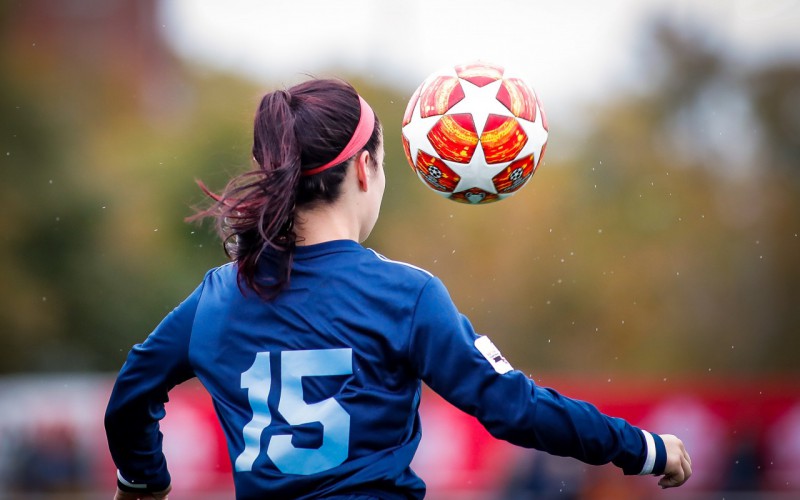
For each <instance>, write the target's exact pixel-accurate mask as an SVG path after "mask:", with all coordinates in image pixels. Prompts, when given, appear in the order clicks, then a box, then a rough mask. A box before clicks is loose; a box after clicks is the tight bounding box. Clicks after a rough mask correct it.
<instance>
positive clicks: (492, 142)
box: [481, 115, 528, 164]
mask: <svg viewBox="0 0 800 500" xmlns="http://www.w3.org/2000/svg"><path fill="white" fill-rule="evenodd" d="M526 142H528V136H527V135H525V131H524V130H523V129H522V127H521V126H520V125H519V122H518V121H517V119H516V118H514V117H513V116H500V115H489V118H488V119H487V120H486V126H485V127H484V129H483V134H482V135H481V145H482V146H483V154H484V155H485V156H486V163H488V164H492V163H503V162H505V161H511V160H513V159H514V158H516V157H517V155H518V154H519V152H520V151H521V150H522V148H523V147H524V146H525V143H526Z"/></svg>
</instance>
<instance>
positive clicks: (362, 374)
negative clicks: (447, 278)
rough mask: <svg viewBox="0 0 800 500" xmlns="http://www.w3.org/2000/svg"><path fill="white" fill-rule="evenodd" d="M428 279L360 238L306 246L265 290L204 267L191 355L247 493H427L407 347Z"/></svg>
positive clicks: (242, 493) (240, 491) (240, 487)
mask: <svg viewBox="0 0 800 500" xmlns="http://www.w3.org/2000/svg"><path fill="white" fill-rule="evenodd" d="M264 265H270V264H269V262H268V261H265V264H264ZM430 279H431V276H430V275H429V274H428V273H426V272H424V271H421V270H419V269H416V268H412V267H410V266H406V265H402V264H398V263H393V262H389V261H387V260H385V259H383V258H381V257H380V256H378V255H377V254H375V253H374V252H372V251H370V250H366V249H364V248H363V247H361V246H360V245H359V244H357V243H355V242H353V241H334V242H328V243H323V244H320V245H313V246H309V247H298V249H297V252H296V255H295V260H294V265H293V268H292V274H291V285H290V287H289V288H288V289H286V290H284V291H283V292H281V293H280V294H279V295H278V297H276V298H275V299H273V300H270V301H265V300H263V299H262V298H260V297H258V296H257V295H256V294H254V293H252V292H249V291H248V292H247V293H246V294H242V293H241V292H240V290H239V288H238V284H237V279H236V268H235V266H234V265H232V264H231V265H226V266H223V267H221V268H218V269H216V270H214V271H212V272H211V273H209V275H208V276H207V277H206V280H205V282H204V285H203V290H202V295H201V297H200V301H199V303H198V307H197V312H196V316H195V320H194V326H193V329H192V337H191V343H190V359H191V363H192V366H193V368H194V370H195V373H196V374H197V376H198V377H199V378H200V380H201V381H202V382H203V384H204V385H205V386H206V388H207V389H208V391H209V392H210V393H211V395H212V398H213V400H214V404H215V407H216V409H217V412H218V415H219V417H220V420H221V422H222V425H223V429H224V431H225V434H226V437H227V440H228V445H229V452H230V454H231V459H232V461H233V463H234V469H235V470H234V480H235V482H236V486H237V496H238V497H239V498H263V494H264V492H265V491H269V492H270V498H303V497H304V496H306V495H323V496H325V495H335V494H356V493H358V494H364V495H373V496H375V497H379V498H393V497H394V496H393V495H396V497H397V498H408V497H409V496H410V497H421V495H422V494H423V493H424V486H423V484H422V482H421V481H420V480H419V479H418V478H417V477H416V476H415V475H414V474H413V473H412V472H411V471H410V469H409V468H408V465H409V463H410V462H411V459H412V457H413V454H414V451H415V450H416V447H417V445H418V443H419V438H420V433H419V422H418V416H417V412H416V409H417V406H418V404H419V390H420V383H419V381H418V377H417V376H416V374H414V373H412V370H411V368H410V366H409V363H408V349H409V332H410V331H411V327H412V322H413V316H414V309H415V306H416V301H417V298H418V297H419V295H420V292H421V290H422V288H423V287H424V286H425V284H426V283H427V282H428V280H430ZM391 478H399V479H391Z"/></svg>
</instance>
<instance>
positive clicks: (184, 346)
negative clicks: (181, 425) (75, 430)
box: [105, 285, 202, 498]
mask: <svg viewBox="0 0 800 500" xmlns="http://www.w3.org/2000/svg"><path fill="white" fill-rule="evenodd" d="M201 293H202V285H201V286H200V287H198V288H197V289H196V290H195V291H194V292H193V293H192V294H191V295H190V296H189V297H188V298H187V299H186V300H184V301H183V302H182V303H181V304H180V305H179V306H178V307H176V308H175V309H174V310H173V311H172V312H170V313H169V314H168V315H167V316H166V317H165V318H164V319H163V320H162V321H161V323H160V324H159V325H158V326H157V327H156V329H155V330H153V332H152V333H151V334H150V335H149V336H148V337H147V339H146V340H145V341H144V342H142V343H141V344H137V345H135V346H133V348H132V349H131V351H130V352H129V353H128V357H127V360H126V361H125V364H124V365H123V366H122V369H121V370H120V372H119V375H118V376H117V380H116V382H115V384H114V389H113V390H112V392H111V396H110V398H109V402H108V406H107V408H106V414H105V429H106V437H107V439H108V447H109V450H110V451H111V457H112V458H113V460H114V463H115V464H116V466H117V469H118V471H117V485H118V488H119V490H120V491H121V492H123V493H130V494H133V495H143V494H147V493H152V492H162V493H163V492H164V491H168V488H169V487H170V482H171V479H170V475H169V472H168V470H167V464H166V460H165V458H164V454H163V452H162V449H161V441H162V435H161V432H160V430H159V420H161V419H162V418H164V416H165V414H166V412H165V409H164V403H166V402H167V400H168V396H167V394H168V392H169V391H170V389H172V388H173V387H174V386H175V385H177V384H179V383H181V382H184V381H185V380H188V379H189V378H191V377H192V376H194V374H193V371H192V368H191V366H190V364H189V359H188V350H189V349H188V347H189V338H190V336H191V329H192V323H193V321H194V315H195V311H196V310H197V303H198V301H199V298H200V294H201ZM121 498H126V497H125V496H122V497H121ZM137 498H139V497H137ZM141 498H145V497H141ZM156 498H158V497H156Z"/></svg>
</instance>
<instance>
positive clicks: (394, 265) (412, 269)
mask: <svg viewBox="0 0 800 500" xmlns="http://www.w3.org/2000/svg"><path fill="white" fill-rule="evenodd" d="M367 250H368V251H369V253H370V254H371V257H372V258H373V260H374V262H375V263H376V265H378V266H380V267H385V268H386V269H387V271H389V272H391V273H393V274H400V275H403V276H404V277H409V278H412V279H418V280H420V281H422V282H426V281H428V280H430V279H431V278H433V277H434V276H433V274H432V273H431V272H430V271H427V270H426V269H423V268H421V267H419V266H415V265H414V264H409V263H408V262H402V261H399V260H392V259H390V258H388V257H386V256H385V255H383V254H380V253H378V252H376V251H375V250H373V249H371V248H368V249H367Z"/></svg>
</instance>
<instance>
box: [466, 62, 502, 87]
mask: <svg viewBox="0 0 800 500" xmlns="http://www.w3.org/2000/svg"><path fill="white" fill-rule="evenodd" d="M503 71H504V69H503V67H502V66H495V65H492V64H486V63H472V64H462V65H460V66H456V74H457V75H458V77H459V78H462V79H464V80H466V81H468V82H470V83H471V84H473V85H477V86H478V87H483V86H486V85H488V84H490V83H492V82H496V81H497V80H499V79H501V78H503Z"/></svg>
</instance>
